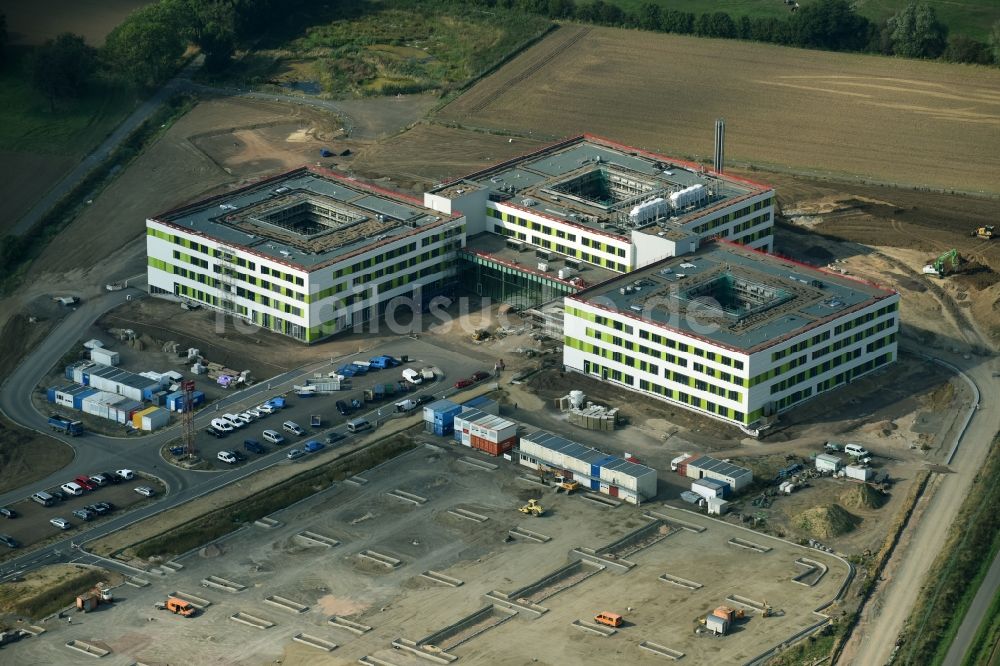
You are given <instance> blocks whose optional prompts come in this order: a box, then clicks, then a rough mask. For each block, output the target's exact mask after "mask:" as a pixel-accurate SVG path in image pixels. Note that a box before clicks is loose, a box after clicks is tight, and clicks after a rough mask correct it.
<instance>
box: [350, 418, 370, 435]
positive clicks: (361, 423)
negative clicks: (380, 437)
mask: <svg viewBox="0 0 1000 666" xmlns="http://www.w3.org/2000/svg"><path fill="white" fill-rule="evenodd" d="M371 427H372V424H371V422H369V421H368V419H351V420H350V421H348V422H347V431H348V432H361V431H362V430H368V429H369V428H371Z"/></svg>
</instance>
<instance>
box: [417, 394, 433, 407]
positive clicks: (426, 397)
mask: <svg viewBox="0 0 1000 666" xmlns="http://www.w3.org/2000/svg"><path fill="white" fill-rule="evenodd" d="M434 400H436V398H435V397H434V396H432V395H422V396H420V397H419V398H417V404H418V405H426V404H427V403H428V402H434Z"/></svg>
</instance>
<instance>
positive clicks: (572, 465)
mask: <svg viewBox="0 0 1000 666" xmlns="http://www.w3.org/2000/svg"><path fill="white" fill-rule="evenodd" d="M518 448H519V462H520V463H521V464H522V465H524V466H525V467H530V468H533V469H544V470H548V471H553V472H556V473H559V474H562V475H563V476H567V477H569V478H571V479H573V480H576V481H579V482H580V484H581V485H582V486H584V487H586V488H589V489H591V490H594V491H596V492H603V493H606V494H608V495H610V496H612V497H618V498H620V499H623V500H624V501H626V502H630V503H632V504H637V503H638V502H641V501H645V500H648V499H651V498H652V497H654V496H655V495H656V481H657V474H656V470H655V469H652V468H650V467H646V466H645V465H640V464H638V463H633V462H628V461H625V460H622V459H621V458H617V457H615V456H609V455H608V454H606V453H602V452H601V451H598V450H596V449H592V448H590V447H587V446H584V445H583V444H579V443H577V442H573V441H570V440H568V439H565V438H563V437H559V436H558V435H554V434H552V433H549V432H545V431H544V430H542V431H537V432H534V433H531V434H530V435H525V436H523V437H521V440H520V443H519V444H518Z"/></svg>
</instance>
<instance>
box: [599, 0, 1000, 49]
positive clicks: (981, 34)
mask: <svg viewBox="0 0 1000 666" xmlns="http://www.w3.org/2000/svg"><path fill="white" fill-rule="evenodd" d="M606 1H607V2H609V3H612V4H616V5H618V6H619V7H621V8H622V9H625V10H627V11H636V10H637V9H638V8H639V7H640V6H642V5H643V4H646V3H648V2H653V3H655V4H658V5H660V6H661V7H663V8H664V9H673V10H677V11H683V12H692V13H694V14H696V15H697V14H704V13H706V12H717V11H721V12H726V13H728V14H730V15H731V16H733V17H737V16H777V17H783V16H788V15H789V14H790V12H789V9H788V7H787V6H785V4H784V3H783V2H782V1H781V0H711V2H706V1H705V0H606ZM816 1H817V0H799V4H800V5H806V4H808V3H810V2H816ZM908 1H909V0H856V2H854V3H853V4H854V5H855V6H856V7H857V9H858V11H859V12H860V13H861V14H863V15H864V16H867V17H868V18H869V19H871V20H873V21H878V22H881V21H884V20H885V19H887V18H889V17H890V16H892V15H893V14H894V13H896V12H897V11H899V10H900V9H902V8H903V7H905V6H906V4H907V2H908ZM926 2H927V3H928V4H930V5H931V6H933V7H934V9H935V11H936V12H937V15H938V18H939V19H941V21H943V22H944V23H945V25H947V26H948V28H949V30H950V31H951V33H953V34H961V35H967V36H969V37H973V38H975V39H978V40H981V41H986V40H987V38H988V36H989V33H990V26H992V25H993V23H994V22H995V21H1000V2H998V1H997V0H964V2H963V1H961V0H947V1H946V0H926Z"/></svg>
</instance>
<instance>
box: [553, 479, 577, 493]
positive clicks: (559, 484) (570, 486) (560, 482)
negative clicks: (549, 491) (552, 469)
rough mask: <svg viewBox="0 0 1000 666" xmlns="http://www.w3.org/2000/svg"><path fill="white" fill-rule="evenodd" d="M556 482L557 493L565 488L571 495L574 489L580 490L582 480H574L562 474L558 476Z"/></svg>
mask: <svg viewBox="0 0 1000 666" xmlns="http://www.w3.org/2000/svg"><path fill="white" fill-rule="evenodd" d="M555 482H556V492H557V493H558V492H561V491H563V490H565V491H566V494H567V495H569V494H570V493H572V492H573V491H574V490H579V488H580V482H579V481H574V480H573V479H570V478H568V477H565V476H562V475H559V476H556V478H555Z"/></svg>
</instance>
